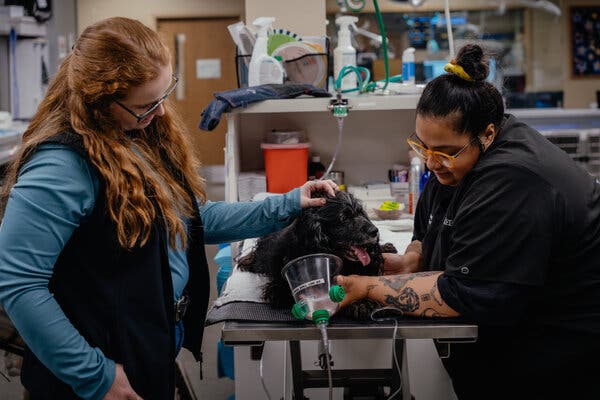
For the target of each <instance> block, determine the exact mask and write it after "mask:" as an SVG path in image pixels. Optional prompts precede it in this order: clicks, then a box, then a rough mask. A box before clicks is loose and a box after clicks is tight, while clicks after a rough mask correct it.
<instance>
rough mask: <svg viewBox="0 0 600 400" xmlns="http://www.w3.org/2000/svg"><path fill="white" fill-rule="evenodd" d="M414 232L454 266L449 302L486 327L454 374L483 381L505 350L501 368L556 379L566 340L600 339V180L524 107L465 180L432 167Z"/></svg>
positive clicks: (434, 257)
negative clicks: (534, 123) (445, 179)
mask: <svg viewBox="0 0 600 400" xmlns="http://www.w3.org/2000/svg"><path fill="white" fill-rule="evenodd" d="M413 239H414V240H420V241H422V248H423V265H424V267H425V269H426V270H439V271H444V274H442V275H441V276H440V278H439V279H438V288H439V290H440V294H441V296H442V298H443V300H444V301H445V302H446V303H447V304H448V305H449V306H450V307H452V308H453V309H455V310H456V311H457V312H459V313H460V314H461V316H462V317H463V318H466V319H467V320H472V321H474V322H476V323H477V324H478V325H479V339H478V342H477V344H475V345H473V346H471V347H470V348H468V347H465V349H467V350H466V352H467V353H468V354H469V355H468V356H466V355H465V354H463V356H464V358H463V360H462V362H461V360H460V357H461V356H460V354H461V353H460V352H458V354H457V355H456V357H455V358H458V360H457V359H455V360H454V362H455V363H454V367H453V368H454V371H451V370H449V372H451V375H453V374H454V375H455V376H461V374H462V373H464V371H466V370H470V371H471V372H470V375H469V376H470V379H471V380H472V379H473V376H475V375H476V376H479V379H481V380H484V378H482V377H481V376H480V375H482V374H483V375H482V376H486V371H488V372H489V371H490V369H489V368H490V367H489V362H488V363H486V360H487V361H489V360H490V357H491V356H490V354H489V353H490V352H491V353H493V354H496V355H497V354H498V353H499V352H503V355H502V357H500V358H497V357H496V358H494V359H495V360H496V362H495V365H496V368H497V369H496V372H498V371H499V370H503V375H505V374H506V371H507V369H508V370H510V371H511V373H513V374H517V375H518V374H525V371H526V369H531V368H539V369H538V372H539V373H540V374H541V375H540V376H541V377H544V376H546V377H548V376H551V375H552V373H550V372H549V371H548V368H549V367H548V364H549V365H554V366H556V365H557V364H556V363H558V362H559V361H558V360H560V359H561V357H563V359H564V354H563V353H562V351H563V350H564V351H567V350H566V349H564V348H565V347H569V348H570V349H569V350H568V351H569V353H576V354H581V350H582V349H579V350H577V349H576V348H573V347H572V346H571V343H572V342H571V341H575V342H578V343H580V344H581V346H584V344H583V343H585V346H587V345H588V344H589V343H588V342H595V341H600V339H598V340H596V338H600V336H598V335H600V182H599V181H598V179H596V178H595V177H593V176H591V175H589V174H588V173H587V172H586V171H585V170H583V169H582V168H581V167H580V166H579V165H577V164H575V163H574V162H573V161H572V160H571V159H570V157H569V156H568V155H567V154H566V153H565V152H563V151H562V150H561V149H559V148H558V147H556V146H555V145H553V144H552V143H551V142H549V141H548V140H547V139H546V138H545V137H543V136H542V135H541V134H540V133H539V132H537V131H535V130H534V129H532V128H530V127H528V126H527V125H525V124H523V123H521V122H519V121H518V120H516V119H515V118H514V117H513V116H511V115H506V116H505V118H504V123H503V125H502V128H501V130H500V132H499V133H498V135H497V137H496V139H495V140H494V142H493V143H492V145H491V146H490V147H489V148H488V149H487V151H485V152H484V153H483V154H482V156H481V157H480V159H479V160H478V162H477V163H476V165H475V167H474V168H473V169H472V170H471V171H470V172H469V173H468V174H467V175H466V176H465V177H464V178H463V179H462V181H461V182H460V183H459V185H457V186H456V187H449V186H444V185H441V184H440V183H439V182H438V181H437V179H436V178H435V176H434V175H433V174H432V176H431V178H430V179H429V181H428V183H427V185H426V186H425V188H424V190H423V193H422V196H421V198H420V199H419V203H418V206H417V211H416V215H415V230H414V236H413ZM588 339H589V340H588ZM564 340H567V341H568V343H569V346H566V344H565V343H566V342H564ZM557 342H558V343H560V344H558V345H557ZM466 346H468V345H466ZM547 346H551V348H548V347H547ZM534 349H539V354H537V353H536V354H537V355H536V356H535V357H529V356H528V355H531V352H532V351H533V352H535V351H536V350H534ZM590 351H591V349H590ZM500 359H502V360H504V362H505V364H507V365H503V364H502V361H500ZM466 363H468V364H469V365H470V369H469V368H467V367H466V366H465V364H466ZM519 363H520V364H519ZM446 364H447V367H448V364H450V365H452V360H450V362H449V363H446ZM508 364H510V365H508ZM515 364H517V365H515ZM486 365H487V367H485V366H486ZM547 367H548V368H547ZM457 368H458V370H457ZM457 371H458V372H457ZM460 371H462V372H460ZM554 373H557V372H556V371H555V372H554ZM544 374H545V375H544ZM488 375H489V374H488ZM464 378H465V379H467V377H464ZM540 379H541V378H540ZM488 383H489V382H488ZM455 386H456V384H455Z"/></svg>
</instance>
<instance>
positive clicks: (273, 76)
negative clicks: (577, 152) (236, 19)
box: [248, 17, 283, 86]
mask: <svg viewBox="0 0 600 400" xmlns="http://www.w3.org/2000/svg"><path fill="white" fill-rule="evenodd" d="M274 21H275V18H273V17H259V18H256V19H255V20H254V22H253V25H254V27H255V28H256V29H257V30H258V36H257V38H256V43H254V48H253V50H252V58H251V59H250V65H249V66H248V85H249V86H257V85H264V84H267V83H283V66H282V65H281V62H279V61H278V60H276V59H275V58H274V57H271V56H270V55H269V54H268V53H267V44H268V40H269V38H268V30H269V29H270V28H271V25H272V24H273V22H274Z"/></svg>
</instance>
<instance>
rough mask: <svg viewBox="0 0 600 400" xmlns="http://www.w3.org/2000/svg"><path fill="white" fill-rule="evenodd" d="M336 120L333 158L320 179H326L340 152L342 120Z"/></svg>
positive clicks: (340, 118) (341, 118)
mask: <svg viewBox="0 0 600 400" xmlns="http://www.w3.org/2000/svg"><path fill="white" fill-rule="evenodd" d="M337 120H338V141H337V145H336V146H335V151H334V153H333V157H332V158H331V162H330V163H329V166H328V167H327V170H326V171H325V173H324V174H323V176H322V177H321V179H328V176H329V173H330V172H331V170H332V169H333V164H334V163H335V159H336V158H337V155H338V152H339V151H340V147H341V146H342V131H343V130H344V118H343V117H339V118H338V119H337Z"/></svg>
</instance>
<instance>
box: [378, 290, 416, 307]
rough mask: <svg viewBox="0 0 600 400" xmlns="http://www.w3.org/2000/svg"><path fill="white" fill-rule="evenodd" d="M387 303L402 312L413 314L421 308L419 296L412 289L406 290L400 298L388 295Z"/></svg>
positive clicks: (386, 297) (400, 294) (399, 295)
mask: <svg viewBox="0 0 600 400" xmlns="http://www.w3.org/2000/svg"><path fill="white" fill-rule="evenodd" d="M385 303H386V304H388V305H390V306H393V307H396V308H398V309H400V310H402V312H411V311H415V310H416V309H418V308H419V306H420V302H419V296H418V295H417V293H416V292H415V291H414V290H413V289H412V288H404V289H402V291H401V292H400V293H399V294H398V296H392V295H389V294H388V295H386V296H385Z"/></svg>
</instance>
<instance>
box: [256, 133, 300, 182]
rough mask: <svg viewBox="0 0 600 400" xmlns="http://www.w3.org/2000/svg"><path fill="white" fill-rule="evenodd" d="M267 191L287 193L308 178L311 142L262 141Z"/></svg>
mask: <svg viewBox="0 0 600 400" xmlns="http://www.w3.org/2000/svg"><path fill="white" fill-rule="evenodd" d="M260 147H261V148H262V149H263V155H264V159H265V175H266V177H267V192H270V193H286V192H288V191H290V190H292V189H293V188H295V187H298V186H300V185H302V184H304V183H305V182H306V181H307V179H308V148H309V147H310V144H309V143H296V144H276V143H262V144H261V145H260Z"/></svg>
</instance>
